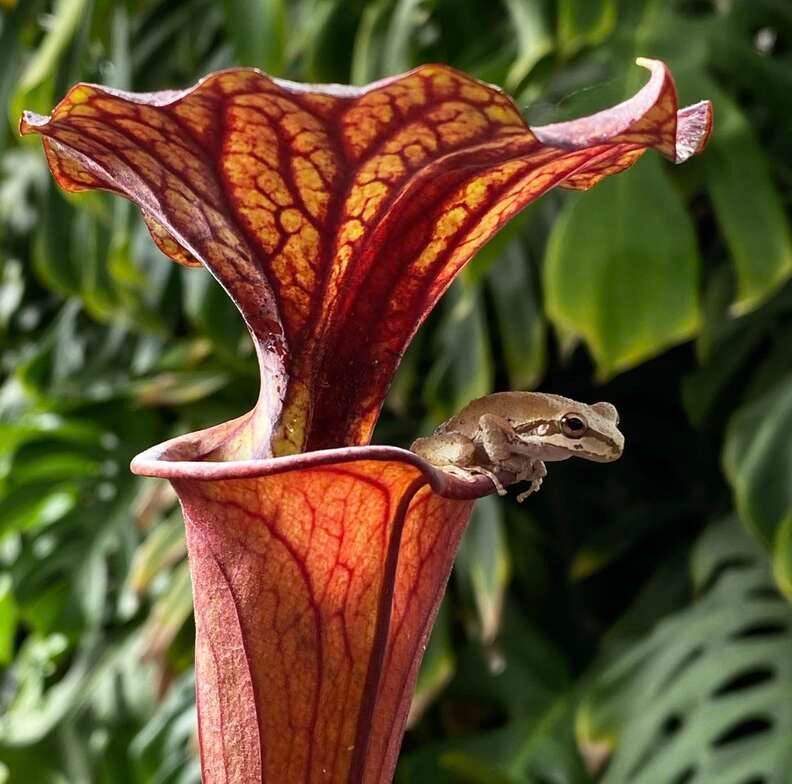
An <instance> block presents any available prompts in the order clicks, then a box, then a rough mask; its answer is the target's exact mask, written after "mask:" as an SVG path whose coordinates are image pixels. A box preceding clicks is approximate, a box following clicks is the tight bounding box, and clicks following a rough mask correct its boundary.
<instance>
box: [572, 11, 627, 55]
mask: <svg viewBox="0 0 792 784" xmlns="http://www.w3.org/2000/svg"><path fill="white" fill-rule="evenodd" d="M557 7H558V43H559V46H560V48H561V50H562V52H564V54H565V55H566V56H567V57H568V56H570V55H571V54H574V53H575V52H576V51H577V50H578V49H581V48H582V47H584V46H589V45H591V44H598V43H600V42H601V41H603V40H604V39H605V38H607V37H608V36H609V35H610V34H611V32H613V28H614V26H615V24H616V2H615V0H557Z"/></svg>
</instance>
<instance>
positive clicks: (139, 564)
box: [128, 512, 187, 593]
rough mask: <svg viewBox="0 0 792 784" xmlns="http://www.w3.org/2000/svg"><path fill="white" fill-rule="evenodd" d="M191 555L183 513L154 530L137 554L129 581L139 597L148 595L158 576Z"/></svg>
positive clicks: (159, 524) (163, 522)
mask: <svg viewBox="0 0 792 784" xmlns="http://www.w3.org/2000/svg"><path fill="white" fill-rule="evenodd" d="M186 554H187V545H186V542H185V539H184V521H183V519H182V516H181V513H180V512H177V513H176V514H173V515H171V516H170V517H168V518H167V519H166V520H163V521H160V522H158V523H157V525H156V526H155V527H154V528H152V530H151V531H150V532H149V535H148V536H147V537H146V539H145V541H144V542H143V543H142V544H141V545H140V547H138V549H137V550H136V552H135V558H134V561H133V562H132V568H131V569H130V571H129V576H128V581H129V586H130V588H131V589H132V590H133V591H135V592H136V593H143V592H144V591H146V590H147V589H148V588H149V586H150V585H151V582H152V581H153V580H154V578H156V577H157V575H159V574H161V573H162V572H164V571H165V570H166V569H167V568H168V567H169V566H171V565H172V564H173V563H175V562H176V561H179V560H181V559H182V558H183V557H184V556H186Z"/></svg>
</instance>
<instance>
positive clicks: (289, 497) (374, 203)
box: [20, 60, 712, 784]
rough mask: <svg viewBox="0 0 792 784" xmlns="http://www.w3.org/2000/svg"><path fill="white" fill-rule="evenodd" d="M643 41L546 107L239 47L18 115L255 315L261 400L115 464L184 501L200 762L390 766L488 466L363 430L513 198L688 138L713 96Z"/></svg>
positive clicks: (469, 81)
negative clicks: (612, 74)
mask: <svg viewBox="0 0 792 784" xmlns="http://www.w3.org/2000/svg"><path fill="white" fill-rule="evenodd" d="M639 63H640V64H641V65H643V66H645V67H646V68H647V69H648V70H649V72H650V76H649V80H648V81H647V83H646V84H645V85H644V87H643V88H641V89H640V90H639V91H638V92H637V93H636V94H635V95H634V96H633V97H632V98H629V99H627V100H626V101H623V102H622V103H620V104H618V105H617V106H614V107H612V108H611V109H606V110H604V111H602V112H598V113H597V114H595V115H592V116H591V117H588V118H582V119H580V120H572V121H570V122H566V123H557V124H553V125H547V126H543V127H537V128H531V127H529V126H528V125H527V123H526V122H525V120H524V119H523V117H522V116H521V114H520V112H519V110H518V108H517V106H516V105H515V104H514V102H513V101H512V100H511V99H510V98H509V97H508V96H506V95H505V94H503V93H502V92H501V91H500V90H499V89H498V88H496V87H493V86H491V85H487V84H484V83H482V82H479V81H477V80H476V79H473V78H472V77H470V76H468V75H466V74H464V73H462V72H460V71H457V70H455V69H453V68H450V67H448V66H443V65H425V66H421V67H419V68H416V69H415V70H413V71H410V72H408V73H406V74H402V75H399V76H394V77H391V78H388V79H385V80H383V81H380V82H375V83H373V84H371V85H368V86H366V87H362V88H353V87H341V86H338V85H299V84H295V83H293V82H286V81H283V80H279V79H272V78H270V77H268V76H266V75H264V74H262V73H261V72H259V71H257V70H255V69H231V70H227V71H222V72H218V73H215V74H210V75H209V76H207V77H205V78H204V79H202V80H201V81H200V82H199V83H198V84H196V85H195V86H194V87H192V88H189V89H187V90H183V91H178V92H177V91H163V92H159V93H147V94H135V93H127V92H121V91H118V90H114V89H111V88H106V87H101V86H98V85H90V84H79V85H76V86H75V87H73V88H72V89H71V90H70V91H69V92H68V93H67V95H66V97H65V98H64V99H63V100H62V101H61V102H60V103H59V104H58V105H57V106H56V107H55V109H54V110H53V112H52V114H51V115H50V116H49V117H42V116H40V115H35V114H32V113H25V115H24V117H23V119H22V122H21V125H20V130H21V132H22V133H23V134H32V133H35V134H39V135H41V136H42V138H43V144H44V150H45V153H46V155H47V160H48V163H49V166H50V169H51V171H52V173H53V176H54V177H55V179H56V180H57V182H58V183H59V185H60V186H61V187H62V188H64V189H65V190H67V191H72V192H74V191H82V190H87V189H103V190H107V191H111V192H113V193H115V194H118V195H121V196H123V197H125V198H127V199H129V200H130V201H132V202H134V203H135V204H136V205H137V206H138V207H139V208H140V210H141V212H142V214H143V218H144V220H145V222H146V224H147V226H148V228H149V231H150V233H151V236H152V239H153V241H154V242H155V243H156V245H157V246H158V247H159V248H160V250H162V252H163V253H164V254H165V255H166V256H168V257H169V258H170V259H172V260H173V261H176V262H177V263H180V264H182V265H185V266H198V265H204V266H206V267H207V268H208V269H209V271H210V272H211V273H212V274H213V275H214V277H215V278H216V279H217V280H218V281H219V283H220V284H221V285H222V286H223V287H224V289H225V290H226V292H227V293H228V294H229V296H230V297H231V298H232V299H233V301H234V302H235V304H236V305H237V307H238V308H239V310H240V313H241V314H242V317H243V319H244V321H245V323H246V325H247V327H248V328H249V330H250V333H251V335H252V337H253V341H254V345H255V349H256V355H257V358H258V362H259V368H260V377H261V388H260V394H259V399H258V402H257V404H256V406H255V408H254V409H253V411H251V412H249V413H248V414H245V415H244V416H241V417H239V418H237V419H235V420H233V421H230V422H226V423H224V424H220V425H217V426H215V427H211V428H209V429H207V430H203V431H199V432H196V433H191V434H188V435H183V436H179V437H177V438H174V439H172V440H170V441H166V442H165V443H163V444H160V445H158V446H154V447H152V448H150V449H148V450H146V451H145V452H143V453H141V454H140V455H138V456H137V457H136V458H135V459H134V460H133V462H132V471H133V472H135V473H136V474H142V475H147V476H156V477H162V478H165V479H168V480H170V481H171V483H172V484H173V486H174V488H175V489H176V492H177V494H178V496H179V500H180V502H181V505H182V509H183V512H184V518H185V525H186V532H187V546H188V553H189V559H190V570H191V575H192V583H193V596H194V606H195V619H196V702H197V708H198V725H199V747H200V753H201V769H202V777H203V781H204V784H254V782H262V783H263V782H265V781H267V782H272V781H277V782H279V784H292V783H293V782H295V783H296V782H300V783H301V784H303V783H307V784H319V782H321V783H322V784H387V783H388V782H390V781H391V780H392V776H393V772H394V770H395V766H396V759H397V756H398V752H399V747H400V745H401V739H402V737H403V734H404V728H405V722H406V719H407V713H408V709H409V706H410V700H411V696H412V689H413V686H414V684H415V681H416V677H417V674H418V667H419V665H420V662H421V658H422V655H423V651H424V649H425V646H426V642H427V639H428V636H429V632H430V630H431V627H432V624H433V621H434V618H435V616H436V613H437V611H438V608H439V605H440V601H441V598H442V595H443V592H444V589H445V586H446V582H447V580H448V577H449V574H450V571H451V567H452V564H453V560H454V556H455V554H456V551H457V548H458V545H459V541H460V538H461V536H462V533H463V531H464V529H465V526H466V524H467V521H468V519H469V516H470V512H471V509H472V505H473V502H474V500H475V499H476V498H479V497H481V496H483V495H487V494H489V493H491V492H493V491H494V485H493V482H492V481H491V479H490V478H489V477H487V476H480V477H476V478H475V479H473V480H471V481H466V480H464V479H462V478H459V477H457V476H452V475H451V474H449V473H446V472H444V471H443V470H441V469H438V468H436V467H434V466H431V465H429V464H428V463H427V462H425V461H424V460H422V459H421V458H419V457H418V456H416V455H415V454H413V453H412V452H409V451H407V450H404V449H399V448H396V447H390V446H366V444H368V443H369V441H370V438H371V434H372V432H373V428H374V425H375V424H376V421H377V418H378V416H379V412H380V409H381V407H382V404H383V401H384V399H385V394H386V392H387V389H388V387H389V385H390V383H391V380H392V378H393V374H394V372H395V370H396V368H397V366H398V364H399V361H400V359H401V357H402V355H403V353H404V351H405V350H406V348H407V346H408V344H409V342H410V340H411V339H412V337H413V335H414V334H415V332H416V330H417V329H418V327H419V326H420V324H421V323H422V322H423V321H424V319H425V318H426V317H427V315H428V314H429V312H430V311H431V309H432V308H433V307H434V305H435V304H436V303H437V301H438V300H439V298H440V297H441V296H442V294H443V292H444V291H445V290H446V289H447V288H448V286H449V285H450V284H451V282H452V281H453V279H454V277H455V276H456V275H457V274H458V273H459V271H460V270H461V269H462V267H463V266H464V265H465V264H466V263H467V262H468V261H469V260H470V259H471V258H472V257H473V255H474V254H475V253H476V251H477V250H478V249H479V248H481V247H482V246H483V245H484V244H485V243H486V242H487V241H488V240H489V239H490V238H491V237H492V236H493V235H494V234H495V233H496V232H497V231H498V230H499V229H500V228H501V227H502V226H503V225H504V224H505V223H507V222H508V221H509V220H510V219H511V218H512V217H513V216H514V215H516V214H517V213H518V212H519V211H520V210H521V209H523V208H524V207H525V206H526V205H527V204H529V203H530V202H532V201H534V200H535V199H537V198H538V197H539V196H541V195H542V194H544V193H545V192H547V191H548V190H550V189H552V188H554V187H556V186H558V187H563V188H571V189H577V190H586V189H588V188H590V187H592V186H594V185H595V184H596V183H597V182H599V181H600V180H602V179H603V178H605V177H608V176H610V175H612V174H617V173H619V172H622V171H624V170H626V169H628V168H629V167H630V166H632V165H633V164H634V163H635V162H636V161H637V160H638V159H639V158H640V157H641V156H642V155H643V154H644V153H645V152H646V151H647V150H649V149H655V150H657V151H658V152H660V153H661V154H662V155H663V156H664V157H666V158H667V159H669V160H671V161H673V162H675V163H681V162H682V161H684V160H685V159H686V158H688V157H690V156H691V155H693V154H695V153H698V152H700V151H701V150H702V149H703V148H704V145H705V144H706V141H707V137H708V135H709V132H710V128H711V120H712V117H711V107H710V104H709V103H708V102H706V101H703V102H701V103H698V104H695V105H693V106H690V107H687V108H685V109H681V110H680V109H679V108H678V105H677V95H676V89H675V87H674V82H673V79H672V77H671V74H670V72H669V70H668V68H667V67H666V66H665V65H664V64H663V63H662V62H659V61H656V60H641V61H639ZM506 479H507V482H506V483H508V477H507V478H506Z"/></svg>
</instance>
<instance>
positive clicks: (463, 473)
mask: <svg viewBox="0 0 792 784" xmlns="http://www.w3.org/2000/svg"><path fill="white" fill-rule="evenodd" d="M443 471H445V472H446V473H447V474H452V475H453V476H458V477H460V478H461V479H467V480H468V481H471V480H472V479H473V478H474V476H475V475H476V474H481V475H483V476H486V477H489V479H490V480H491V481H492V484H494V485H495V489H496V490H497V491H498V495H506V488H505V487H504V486H503V483H502V482H501V481H500V479H498V477H497V476H495V474H493V473H492V471H489V470H488V469H486V468H481V466H464V467H463V466H453V465H452V466H444V467H443Z"/></svg>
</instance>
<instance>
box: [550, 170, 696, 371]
mask: <svg viewBox="0 0 792 784" xmlns="http://www.w3.org/2000/svg"><path fill="white" fill-rule="evenodd" d="M545 264H546V267H545V300H546V303H547V304H546V307H547V312H548V315H549V316H550V318H551V319H552V321H553V322H554V323H555V325H556V326H557V327H558V328H560V329H561V330H563V331H565V332H567V333H571V334H573V335H580V336H581V337H583V338H584V340H585V341H586V343H587V345H588V347H589V349H590V350H591V353H592V354H593V356H594V359H595V361H596V363H597V373H598V376H599V377H600V379H605V378H609V377H611V376H613V375H615V374H616V373H619V372H621V371H623V370H627V369H628V368H631V367H634V366H635V365H637V364H639V363H640V362H642V361H644V360H646V359H648V358H650V357H653V356H655V355H656V354H659V353H661V352H662V351H664V350H665V349H667V348H668V347H669V346H672V345H674V344H676V343H679V342H681V341H684V340H687V339H689V338H690V337H691V336H692V335H693V334H695V332H696V330H697V329H698V326H699V306H698V296H697V290H696V289H697V278H698V268H699V258H698V251H697V249H696V239H695V234H694V230H693V226H692V225H691V222H690V218H689V217H688V215H687V213H686V212H685V209H684V206H683V204H682V203H681V201H680V199H679V196H678V195H677V194H676V192H675V191H674V190H673V188H672V186H671V184H670V182H669V181H668V178H667V177H666V175H665V173H664V171H663V169H662V168H661V164H660V162H659V161H658V160H656V159H654V158H648V157H647V158H644V159H642V160H641V161H639V162H638V163H637V164H636V165H635V166H634V167H633V168H632V169H631V170H630V171H629V172H626V173H624V174H620V175H618V176H616V177H612V178H610V179H608V180H606V181H604V182H602V183H600V184H599V185H598V186H597V187H596V188H595V189H593V190H592V191H590V192H588V193H584V194H580V195H577V194H576V195H574V196H573V197H571V198H570V202H569V203H568V204H567V206H566V207H565V209H564V211H563V212H562V214H561V215H560V217H559V219H558V221H557V222H556V223H555V225H554V227H553V230H552V232H551V235H550V239H549V241H548V246H547V257H546V261H545Z"/></svg>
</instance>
